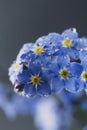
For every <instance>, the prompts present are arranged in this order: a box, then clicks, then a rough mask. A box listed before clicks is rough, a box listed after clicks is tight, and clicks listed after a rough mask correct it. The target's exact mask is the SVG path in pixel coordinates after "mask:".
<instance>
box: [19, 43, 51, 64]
mask: <svg viewBox="0 0 87 130" xmlns="http://www.w3.org/2000/svg"><path fill="white" fill-rule="evenodd" d="M48 50H49V47H48V46H46V45H44V44H42V45H41V44H36V43H35V44H34V45H33V44H25V45H24V46H23V48H22V49H21V51H20V52H19V54H18V56H17V60H20V62H27V63H29V62H32V61H36V62H39V63H41V64H43V65H46V64H48V63H49V62H50V60H51V57H50V56H49V53H48ZM44 59H45V60H44Z"/></svg>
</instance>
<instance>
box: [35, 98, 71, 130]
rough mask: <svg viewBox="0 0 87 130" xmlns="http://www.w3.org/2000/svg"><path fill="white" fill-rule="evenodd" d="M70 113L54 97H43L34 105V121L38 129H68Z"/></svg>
mask: <svg viewBox="0 0 87 130" xmlns="http://www.w3.org/2000/svg"><path fill="white" fill-rule="evenodd" d="M71 120H72V118H71V114H70V113H69V111H68V109H63V108H61V106H60V105H59V102H58V100H56V99H55V98H53V97H51V98H44V99H42V100H40V101H39V102H38V103H37V105H36V110H35V123H36V126H37V128H39V130H63V129H64V130H68V128H69V126H70V124H71Z"/></svg>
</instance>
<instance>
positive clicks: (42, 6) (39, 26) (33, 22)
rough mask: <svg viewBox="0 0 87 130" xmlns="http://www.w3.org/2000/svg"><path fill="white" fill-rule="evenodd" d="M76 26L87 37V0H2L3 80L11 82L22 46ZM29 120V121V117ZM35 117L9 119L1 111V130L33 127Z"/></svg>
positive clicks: (0, 45) (0, 50)
mask: <svg viewBox="0 0 87 130" xmlns="http://www.w3.org/2000/svg"><path fill="white" fill-rule="evenodd" d="M70 27H75V28H77V31H78V32H79V35H80V36H87V0H0V79H1V81H3V82H5V83H8V85H9V86H11V84H10V82H9V81H8V74H7V73H8V67H9V66H10V64H11V63H12V61H13V60H14V59H15V58H16V55H17V53H18V52H19V50H20V48H21V47H22V45H23V44H24V43H26V42H34V41H35V40H36V39H37V38H38V37H40V36H42V35H45V34H47V33H49V32H59V33H61V32H62V31H63V30H64V29H67V28H70ZM25 119H26V120H25ZM31 122H32V120H31V119H30V120H29V118H24V117H21V118H20V117H19V118H18V119H17V120H16V121H15V122H12V123H11V122H10V121H8V120H7V119H6V118H5V116H4V113H2V112H1V114H0V130H5V129H6V128H7V129H9V130H10V129H11V130H15V129H16V130H18V129H21V130H25V129H26V130H29V129H31V130H33V129H34V128H33V127H32V128H30V124H31Z"/></svg>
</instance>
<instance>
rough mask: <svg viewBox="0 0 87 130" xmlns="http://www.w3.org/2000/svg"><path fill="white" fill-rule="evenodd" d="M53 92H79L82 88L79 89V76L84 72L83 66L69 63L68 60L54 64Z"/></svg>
mask: <svg viewBox="0 0 87 130" xmlns="http://www.w3.org/2000/svg"><path fill="white" fill-rule="evenodd" d="M51 68H53V69H52V70H53V77H52V90H53V91H54V92H59V91H61V90H63V89H66V90H68V91H69V92H74V93H75V92H79V91H81V90H82V87H81V86H80V87H79V80H78V79H79V76H80V74H81V72H82V66H81V65H80V64H79V63H74V62H73V63H69V61H68V60H67V62H66V58H65V59H62V62H60V60H59V61H58V62H57V64H53V67H52V66H51Z"/></svg>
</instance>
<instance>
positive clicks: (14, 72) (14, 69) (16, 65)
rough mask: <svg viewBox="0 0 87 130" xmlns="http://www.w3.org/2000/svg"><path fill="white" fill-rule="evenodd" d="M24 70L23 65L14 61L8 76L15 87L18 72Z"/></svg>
mask: <svg viewBox="0 0 87 130" xmlns="http://www.w3.org/2000/svg"><path fill="white" fill-rule="evenodd" d="M22 69H23V65H22V64H21V63H20V62H19V61H14V62H13V63H12V65H11V66H10V68H9V69H8V75H9V80H10V81H11V82H12V84H13V85H14V84H15V82H16V75H17V73H18V72H21V71H22Z"/></svg>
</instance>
